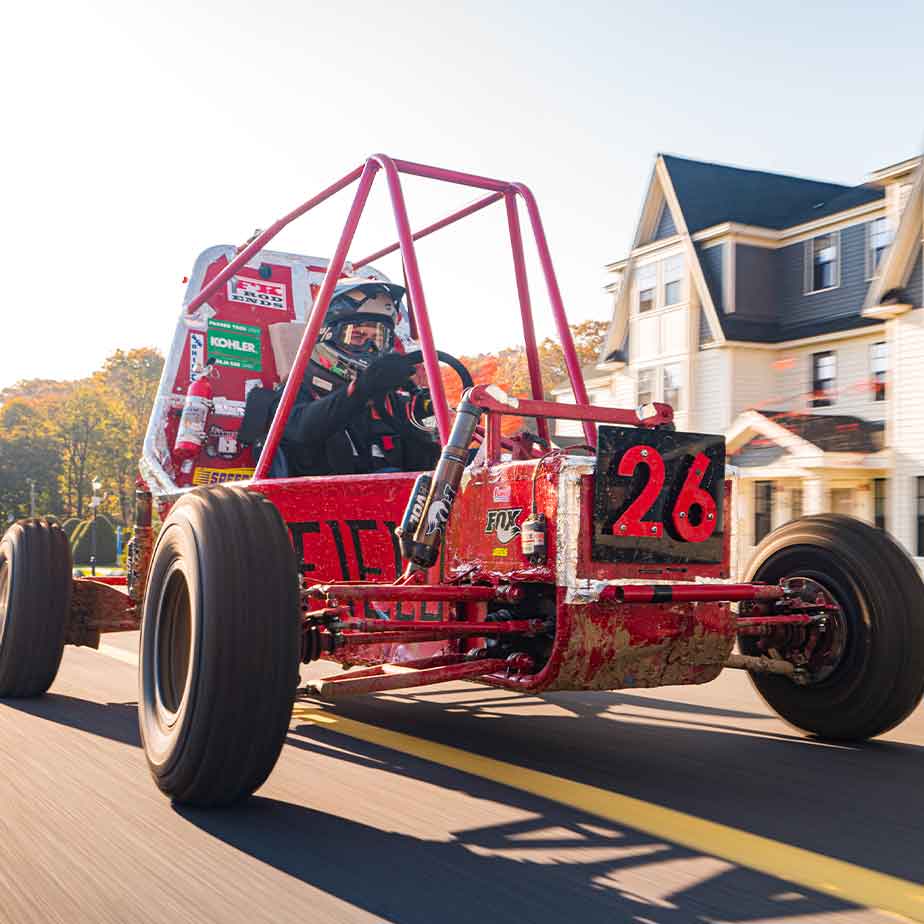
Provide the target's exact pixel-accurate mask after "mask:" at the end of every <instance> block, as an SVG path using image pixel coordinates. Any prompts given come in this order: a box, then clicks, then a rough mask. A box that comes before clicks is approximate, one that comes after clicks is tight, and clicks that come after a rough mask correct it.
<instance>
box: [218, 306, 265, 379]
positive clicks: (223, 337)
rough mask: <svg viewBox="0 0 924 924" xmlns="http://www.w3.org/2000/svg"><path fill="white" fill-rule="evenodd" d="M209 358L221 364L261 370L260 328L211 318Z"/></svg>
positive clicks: (234, 367) (236, 367) (235, 367)
mask: <svg viewBox="0 0 924 924" xmlns="http://www.w3.org/2000/svg"><path fill="white" fill-rule="evenodd" d="M208 353H209V356H208V358H209V359H210V360H212V361H213V362H215V364H216V365H219V366H231V367H232V368H233V369H250V370H252V371H254V372H259V371H260V370H261V368H262V362H261V358H260V328H259V327H255V326H253V325H251V324H238V323H236V322H234V321H220V320H218V318H210V319H209V343H208Z"/></svg>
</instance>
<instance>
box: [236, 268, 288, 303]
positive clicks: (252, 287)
mask: <svg viewBox="0 0 924 924" xmlns="http://www.w3.org/2000/svg"><path fill="white" fill-rule="evenodd" d="M228 301H229V302H241V303H243V304H244V305H253V306H254V307H255V308H275V309H276V310H277V311H288V308H289V294H288V287H287V286H286V284H285V283H284V282H270V281H269V280H267V279H251V278H250V277H249V276H232V277H231V278H230V279H229V280H228Z"/></svg>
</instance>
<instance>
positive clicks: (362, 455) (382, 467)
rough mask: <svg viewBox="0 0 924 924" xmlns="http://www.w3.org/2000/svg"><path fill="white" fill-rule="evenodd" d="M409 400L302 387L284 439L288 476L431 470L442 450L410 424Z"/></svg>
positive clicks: (344, 390)
mask: <svg viewBox="0 0 924 924" xmlns="http://www.w3.org/2000/svg"><path fill="white" fill-rule="evenodd" d="M408 406H409V399H408V398H407V397H405V396H403V395H399V394H396V393H394V392H392V393H390V394H385V395H379V396H374V397H372V398H371V399H370V397H369V396H367V395H365V394H363V393H362V392H361V391H354V392H352V393H351V392H350V391H348V389H347V388H339V389H337V391H335V392H333V393H332V394H329V395H323V396H319V395H318V394H317V393H316V392H315V391H314V390H313V389H312V388H311V387H310V386H306V385H304V384H303V385H302V387H301V389H299V393H298V397H297V398H296V401H295V405H294V406H293V408H292V413H291V414H290V415H289V420H288V421H287V423H286V428H285V430H284V432H283V436H282V443H281V446H282V450H283V452H284V453H285V457H286V462H287V464H288V468H289V474H290V475H359V474H368V473H370V472H381V471H389V470H390V471H402V472H419V471H427V470H429V469H432V468H433V467H434V466H435V465H436V461H437V459H438V458H439V453H440V448H439V446H438V445H437V443H436V442H435V441H434V439H433V437H431V436H430V435H429V434H427V433H426V432H425V431H422V430H419V429H418V428H417V427H415V426H414V425H413V424H412V423H411V422H410V419H409V415H408V410H409V407H408Z"/></svg>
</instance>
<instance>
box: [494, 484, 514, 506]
mask: <svg viewBox="0 0 924 924" xmlns="http://www.w3.org/2000/svg"><path fill="white" fill-rule="evenodd" d="M510 491H511V488H510V485H509V484H498V485H495V486H494V494H493V496H492V500H493V502H494V503H495V504H509V503H510Z"/></svg>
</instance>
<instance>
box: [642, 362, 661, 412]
mask: <svg viewBox="0 0 924 924" xmlns="http://www.w3.org/2000/svg"><path fill="white" fill-rule="evenodd" d="M657 372H658V370H657V369H639V373H638V402H637V404H638V405H639V406H641V405H643V404H651V402H652V401H654V400H655V384H656V379H655V376H656V375H657Z"/></svg>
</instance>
